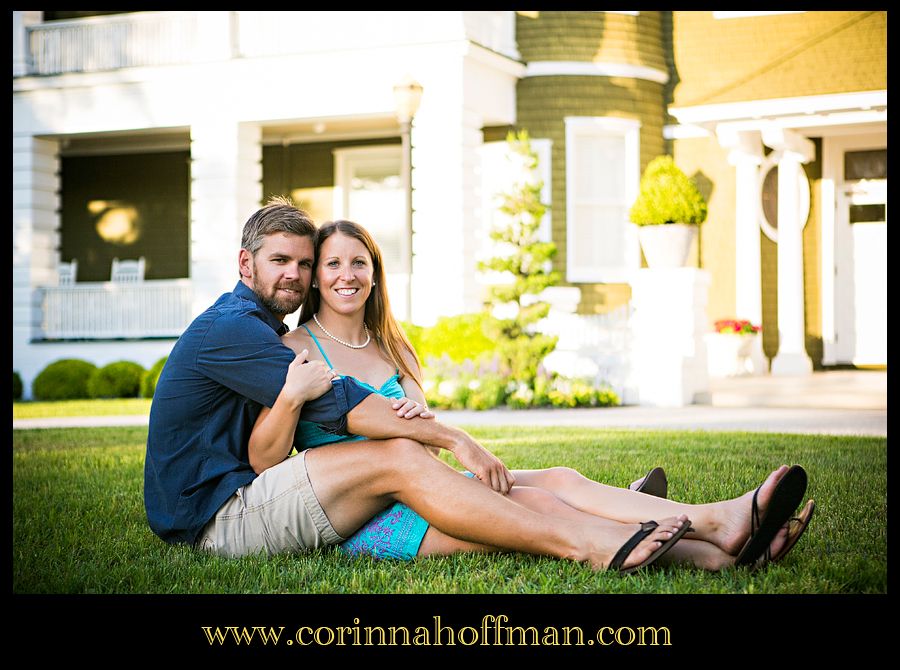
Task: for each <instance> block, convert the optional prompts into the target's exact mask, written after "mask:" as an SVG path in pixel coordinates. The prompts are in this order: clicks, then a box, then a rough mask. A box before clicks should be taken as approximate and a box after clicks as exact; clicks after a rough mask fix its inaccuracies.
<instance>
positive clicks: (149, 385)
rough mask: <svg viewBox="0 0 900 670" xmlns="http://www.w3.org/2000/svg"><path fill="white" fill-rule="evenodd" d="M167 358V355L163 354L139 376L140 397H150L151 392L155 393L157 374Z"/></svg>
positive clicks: (151, 395)
mask: <svg viewBox="0 0 900 670" xmlns="http://www.w3.org/2000/svg"><path fill="white" fill-rule="evenodd" d="M167 360H169V357H168V356H163V357H162V358H160V359H159V360H158V361H156V363H154V364H153V367H151V368H150V369H149V370H147V371H146V372H144V375H143V376H142V377H141V397H142V398H152V397H153V394H154V393H156V383H157V382H158V381H159V375H160V373H161V372H162V369H163V366H164V365H165V364H166V361H167Z"/></svg>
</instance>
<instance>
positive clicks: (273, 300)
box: [253, 277, 306, 317]
mask: <svg viewBox="0 0 900 670" xmlns="http://www.w3.org/2000/svg"><path fill="white" fill-rule="evenodd" d="M266 288H267V287H263V286H260V285H259V284H258V283H257V282H256V278H255V277H254V279H253V291H254V293H256V295H257V296H259V301H260V302H261V303H262V304H263V306H264V307H265V308H266V309H268V310H269V311H270V312H272V313H273V314H275V315H277V316H279V317H284V316H287V315H288V314H293V313H294V312H296V311H297V310H298V309H300V305H302V304H303V300H304V299H305V298H306V291H305V290H303V286H302V285H300V284H284V285H281V286H274V287H272V289H271V295H270V294H268V293H266V292H264V289H266ZM279 288H288V289H291V290H293V291H297V293H296V294H294V297H288V296H285V297H283V298H280V297H279V294H278V289H279Z"/></svg>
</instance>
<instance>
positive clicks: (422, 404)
mask: <svg viewBox="0 0 900 670" xmlns="http://www.w3.org/2000/svg"><path fill="white" fill-rule="evenodd" d="M406 364H407V365H408V366H409V368H410V369H411V370H412V371H413V372H415V373H416V375H418V377H419V379H421V378H422V371H421V370H420V369H419V366H418V365H417V364H416V360H415V358H414V357H413V356H408V357H407V358H406ZM400 386H401V387H403V392H404V393H405V394H406V398H398V399H397V400H395V401H394V402H393V403H391V408H392V409H394V410H396V411H397V416H402V417H403V418H405V419H412V418H413V417H416V416H418V417H419V418H422V419H433V418H434V412H432V411H431V410H429V409H428V403H427V402H426V401H425V392H424V391H423V390H422V388H421V387H420V386H419V385H418V384H416V380H415V379H413V378H412V377H410V376H409V375H404V377H403V379H402V380H401V381H400ZM404 401H406V402H404ZM426 446H427V447H428V450H429V451H430V452H431V453H433V454H434V455H435V456H437V455H439V454H440V453H441V450H440V448H439V447H436V446H433V445H426Z"/></svg>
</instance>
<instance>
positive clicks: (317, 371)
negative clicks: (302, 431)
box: [247, 349, 332, 474]
mask: <svg viewBox="0 0 900 670" xmlns="http://www.w3.org/2000/svg"><path fill="white" fill-rule="evenodd" d="M308 354H309V352H308V351H307V350H306V349H304V350H303V351H301V352H300V353H299V354H297V357H296V358H295V359H294V362H293V363H291V364H290V365H289V366H288V372H287V378H286V379H285V380H284V387H283V388H282V389H281V393H279V394H278V399H277V400H276V401H275V404H274V405H273V406H272V408H271V409H269V408H268V407H263V409H262V411H261V412H260V413H259V417H258V418H257V419H256V424H254V426H253V431H252V432H251V433H250V441H249V443H248V446H247V451H248V456H249V459H250V467H252V468H253V471H254V472H255V473H256V474H261V473H263V472H264V471H266V470H268V469H269V468H271V467H272V466H273V465H278V464H279V463H281V462H282V461H283V460H284V459H285V458H287V457H288V456H289V455H290V453H291V449H292V448H293V442H294V431H295V430H296V429H297V420H298V419H299V418H300V410H301V408H302V407H303V403H305V402H306V401H307V400H312V399H314V398H318V397H319V396H320V395H322V394H323V393H325V392H326V391H328V390H329V389H330V388H331V378H332V373H331V371H330V370H329V369H328V368H327V367H326V366H325V364H324V363H322V362H321V361H309V362H307V360H306V357H307V355H308Z"/></svg>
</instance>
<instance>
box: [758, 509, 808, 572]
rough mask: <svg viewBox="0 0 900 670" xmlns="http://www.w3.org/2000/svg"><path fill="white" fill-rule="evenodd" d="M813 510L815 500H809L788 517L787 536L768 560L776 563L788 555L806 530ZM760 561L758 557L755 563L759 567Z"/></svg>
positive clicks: (761, 561)
mask: <svg viewBox="0 0 900 670" xmlns="http://www.w3.org/2000/svg"><path fill="white" fill-rule="evenodd" d="M815 511H816V501H815V500H809V501H807V503H806V505H805V506H804V507H803V510H802V511H801V512H800V514H799V515H798V516H794V517H791V518H790V519H788V524H789V528H788V536H787V539H786V540H785V542H784V546H783V547H781V551H779V552H778V553H777V554H775V555H774V556H772V557H771V558H770V559H768V560H769V561H771V562H772V563H777V562H778V561H780V560H781V559H783V558H784V557H785V556H787V555H788V552H790V550H791V549H793V548H794V545H795V544H797V542H798V541H799V540H800V537H801V536H802V535H803V533H804V532H806V529H807V527H808V526H809V522H810V521H811V520H812V517H813V513H814V512H815ZM762 563H764V560H763V559H760V561H759V562H758V563H757V565H759V567H762V565H761V564H762Z"/></svg>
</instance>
